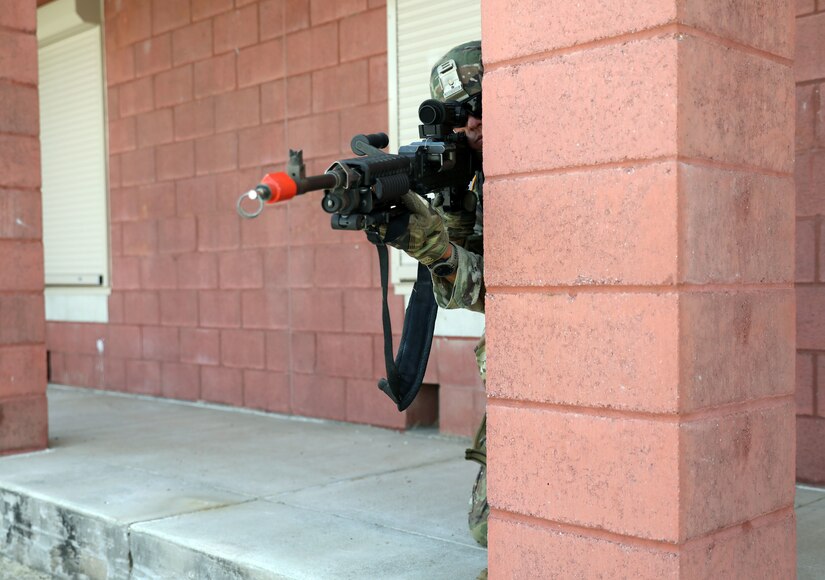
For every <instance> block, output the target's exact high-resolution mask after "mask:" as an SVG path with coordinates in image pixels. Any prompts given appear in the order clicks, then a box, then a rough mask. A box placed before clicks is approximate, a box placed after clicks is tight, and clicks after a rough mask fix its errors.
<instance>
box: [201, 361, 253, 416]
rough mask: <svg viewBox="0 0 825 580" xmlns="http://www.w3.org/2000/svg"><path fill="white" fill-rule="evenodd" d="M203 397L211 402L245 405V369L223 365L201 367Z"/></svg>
mask: <svg viewBox="0 0 825 580" xmlns="http://www.w3.org/2000/svg"><path fill="white" fill-rule="evenodd" d="M201 398H202V399H203V400H204V401H209V402H211V403H222V404H224V405H234V406H237V407H240V406H241V405H243V371H241V370H240V369H227V368H222V367H203V368H201Z"/></svg>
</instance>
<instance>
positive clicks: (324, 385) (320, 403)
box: [292, 374, 347, 421]
mask: <svg viewBox="0 0 825 580" xmlns="http://www.w3.org/2000/svg"><path fill="white" fill-rule="evenodd" d="M346 395H347V394H346V381H345V380H344V379H341V378H338V377H326V376H323V375H301V374H293V375H292V412H293V413H295V414H296V415H307V416H309V417H321V418H324V419H333V420H338V421H343V420H345V419H346Z"/></svg>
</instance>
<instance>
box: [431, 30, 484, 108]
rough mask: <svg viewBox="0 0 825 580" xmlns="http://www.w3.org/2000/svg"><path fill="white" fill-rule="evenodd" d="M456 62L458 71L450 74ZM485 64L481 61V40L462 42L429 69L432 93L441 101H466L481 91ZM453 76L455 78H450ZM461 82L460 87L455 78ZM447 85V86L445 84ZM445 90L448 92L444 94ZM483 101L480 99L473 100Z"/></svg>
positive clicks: (433, 96)
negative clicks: (452, 64)
mask: <svg viewBox="0 0 825 580" xmlns="http://www.w3.org/2000/svg"><path fill="white" fill-rule="evenodd" d="M451 62H452V63H454V64H455V69H457V70H455V73H457V75H456V74H455V73H453V74H452V75H450V73H451V72H452V69H453V67H452V66H451V65H450V63H451ZM483 75H484V65H483V64H482V62H481V41H480V40H472V41H470V42H465V43H464V44H459V45H458V46H456V47H454V48H452V49H451V50H450V51H449V52H447V54H445V55H444V56H442V57H441V58H440V59H438V60H437V61H436V64H435V66H434V67H433V69H432V71H431V72H430V95H431V96H432V98H434V99H436V100H439V101H442V102H443V101H459V102H464V101H468V100H470V99H472V98H473V97H474V96H476V95H479V94H480V93H481V77H482V76H483ZM451 76H452V79H451V78H450V77H451ZM456 77H457V79H458V82H460V83H461V86H458V83H457V82H452V83H451V82H450V81H451V80H452V81H455V79H456ZM445 84H446V86H445ZM445 93H446V95H445ZM474 100H477V101H479V103H480V101H481V99H480V98H478V99H474Z"/></svg>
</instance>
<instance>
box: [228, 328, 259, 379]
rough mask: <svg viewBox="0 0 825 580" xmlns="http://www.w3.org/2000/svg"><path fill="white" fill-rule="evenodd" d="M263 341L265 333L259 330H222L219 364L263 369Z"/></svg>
mask: <svg viewBox="0 0 825 580" xmlns="http://www.w3.org/2000/svg"><path fill="white" fill-rule="evenodd" d="M264 341H265V335H264V333H263V332H261V331H259V330H222V331H221V364H222V365H224V366H227V367H240V368H252V369H263V368H264V367H265V366H266V353H265V348H264Z"/></svg>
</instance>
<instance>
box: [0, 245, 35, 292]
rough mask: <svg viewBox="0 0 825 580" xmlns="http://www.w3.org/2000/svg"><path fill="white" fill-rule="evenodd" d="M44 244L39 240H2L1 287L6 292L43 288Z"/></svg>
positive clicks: (0, 257) (0, 261) (0, 258)
mask: <svg viewBox="0 0 825 580" xmlns="http://www.w3.org/2000/svg"><path fill="white" fill-rule="evenodd" d="M43 277H44V274H43V246H42V244H41V243H40V242H39V241H37V240H19V241H18V240H0V288H2V289H3V291H4V292H25V291H35V292H41V291H42V290H43Z"/></svg>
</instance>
